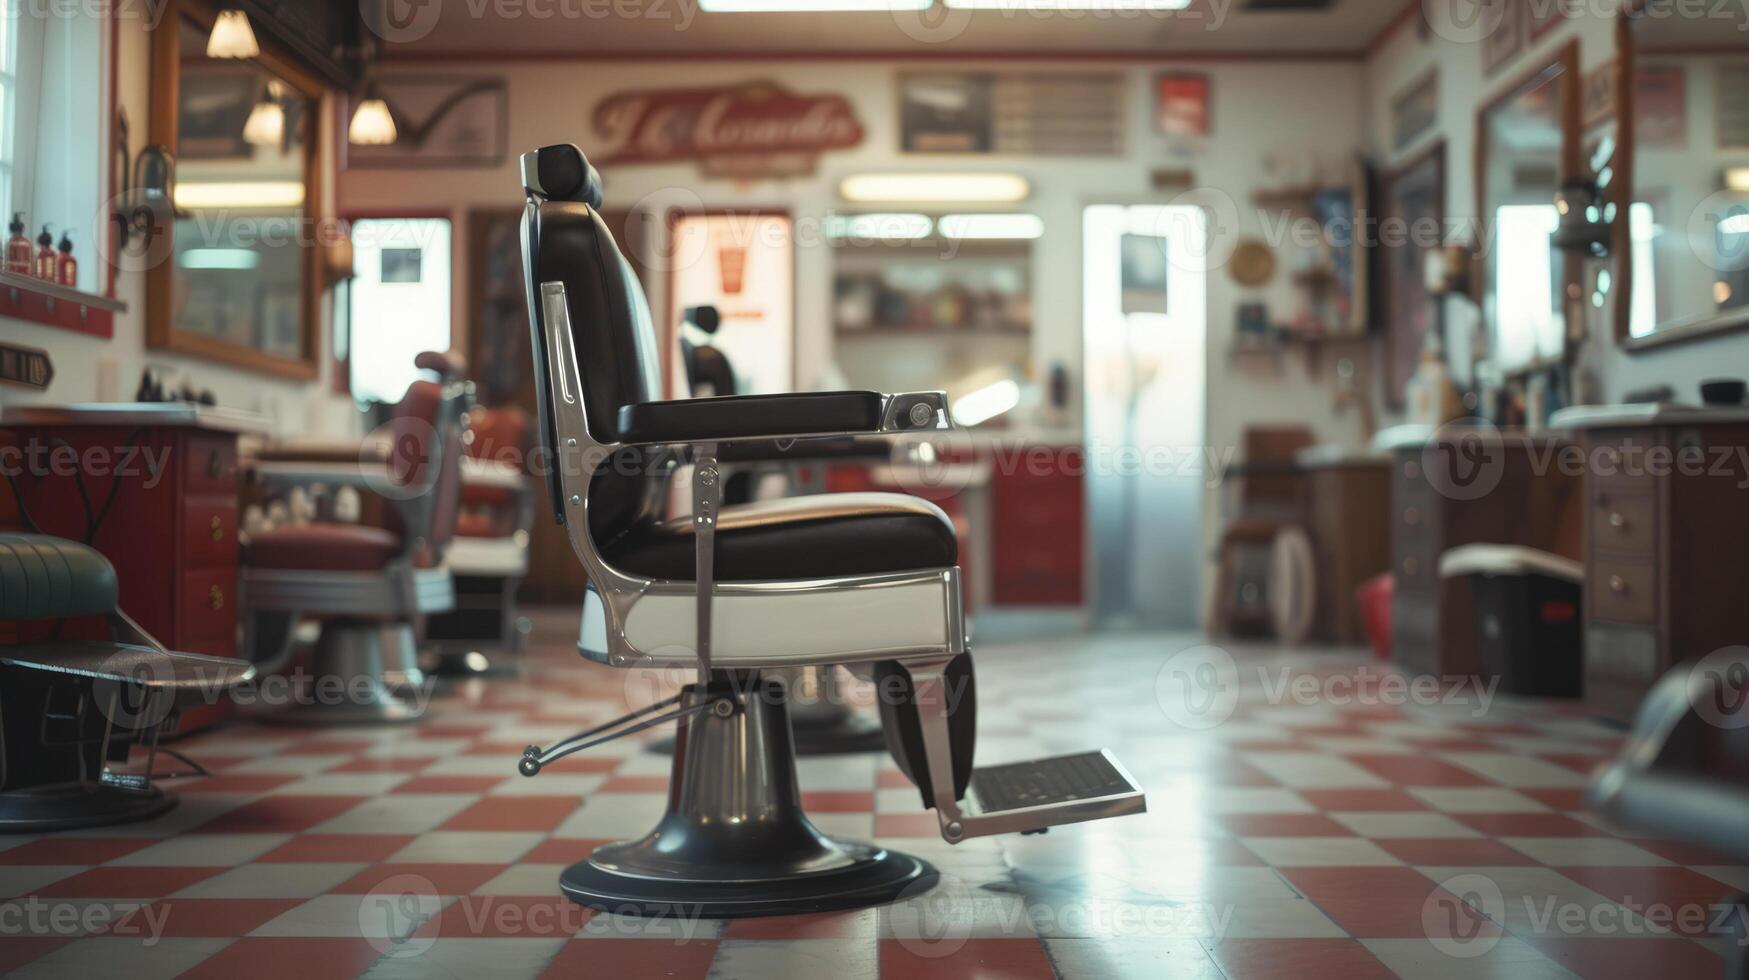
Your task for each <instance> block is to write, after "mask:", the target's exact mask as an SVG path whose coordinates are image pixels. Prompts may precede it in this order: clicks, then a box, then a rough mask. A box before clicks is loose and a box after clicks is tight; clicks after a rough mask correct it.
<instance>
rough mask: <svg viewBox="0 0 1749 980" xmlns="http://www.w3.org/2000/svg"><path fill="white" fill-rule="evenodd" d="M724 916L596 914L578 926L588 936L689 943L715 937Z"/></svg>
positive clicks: (725, 923)
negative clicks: (718, 917) (694, 917)
mask: <svg viewBox="0 0 1749 980" xmlns="http://www.w3.org/2000/svg"><path fill="white" fill-rule="evenodd" d="M728 925H729V923H728V920H727V919H693V918H687V917H686V916H678V917H674V916H670V917H665V918H660V919H647V918H641V917H638V916H630V915H597V916H595V917H593V918H591V919H590V920H589V921H588V922H585V923H584V924H583V928H582V929H579V930H577V935H578V936H579V937H584V938H589V939H662V940H666V941H668V942H672V943H690V942H697V941H699V940H710V939H716V938H718V937H719V936H721V935H722V934H723V930H724V929H726V928H728Z"/></svg>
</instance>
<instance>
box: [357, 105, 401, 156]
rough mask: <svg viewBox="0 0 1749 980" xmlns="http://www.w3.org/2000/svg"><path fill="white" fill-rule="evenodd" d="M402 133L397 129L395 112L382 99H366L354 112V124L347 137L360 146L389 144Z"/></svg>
mask: <svg viewBox="0 0 1749 980" xmlns="http://www.w3.org/2000/svg"><path fill="white" fill-rule="evenodd" d="M399 135H400V134H399V133H397V132H396V131H395V114H394V113H392V112H390V111H389V104H388V103H387V102H384V101H383V100H382V99H365V100H364V101H363V102H360V103H359V104H358V108H357V109H356V110H354V112H353V113H352V125H351V126H349V127H347V130H346V139H347V140H348V141H349V142H351V143H354V144H356V145H358V146H388V145H389V144H391V143H393V142H394V141H395V140H396V138H397V137H398V136H399Z"/></svg>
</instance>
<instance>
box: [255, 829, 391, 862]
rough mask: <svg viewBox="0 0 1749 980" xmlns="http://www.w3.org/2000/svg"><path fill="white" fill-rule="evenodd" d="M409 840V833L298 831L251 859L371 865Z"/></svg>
mask: <svg viewBox="0 0 1749 980" xmlns="http://www.w3.org/2000/svg"><path fill="white" fill-rule="evenodd" d="M412 841H413V835H411V834H300V835H299V836H297V837H293V838H292V839H291V840H288V841H286V842H285V843H284V844H281V845H279V846H278V847H276V848H274V849H273V850H271V851H268V852H267V853H266V854H263V855H262V856H260V857H258V858H256V859H255V860H256V862H257V863H260V864H355V863H367V864H375V863H377V862H378V861H383V860H387V859H388V857H389V856H390V855H392V854H394V853H395V852H396V851H398V850H400V849H401V848H403V847H406V846H407V845H408V844H410V843H412Z"/></svg>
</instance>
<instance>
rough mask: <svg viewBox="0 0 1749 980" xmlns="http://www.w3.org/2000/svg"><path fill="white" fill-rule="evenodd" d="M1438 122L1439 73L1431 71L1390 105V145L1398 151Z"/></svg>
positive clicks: (1429, 130) (1436, 70)
mask: <svg viewBox="0 0 1749 980" xmlns="http://www.w3.org/2000/svg"><path fill="white" fill-rule="evenodd" d="M1438 122H1439V69H1437V68H1435V69H1434V70H1433V71H1430V72H1428V73H1427V75H1426V76H1425V77H1423V78H1422V79H1421V80H1420V81H1418V82H1416V83H1414V84H1413V85H1411V86H1409V88H1408V90H1407V91H1405V92H1403V94H1401V95H1399V96H1397V98H1396V99H1395V100H1394V101H1393V102H1392V103H1391V145H1392V146H1393V147H1394V148H1396V149H1399V150H1401V149H1403V148H1404V147H1406V146H1408V145H1409V144H1411V143H1413V142H1415V141H1416V140H1418V139H1420V138H1421V137H1422V136H1425V135H1426V134H1427V133H1429V132H1431V131H1432V130H1433V127H1434V126H1435V125H1436V124H1438Z"/></svg>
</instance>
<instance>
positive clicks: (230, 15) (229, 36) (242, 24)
mask: <svg viewBox="0 0 1749 980" xmlns="http://www.w3.org/2000/svg"><path fill="white" fill-rule="evenodd" d="M259 54H261V45H259V44H257V43H255V29H254V28H253V27H250V26H249V15H248V14H246V13H244V12H243V11H241V10H221V11H219V16H218V19H216V20H214V21H213V32H212V34H210V35H209V36H208V37H207V39H206V56H207V57H208V58H253V57H256V56H257V55H259Z"/></svg>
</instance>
